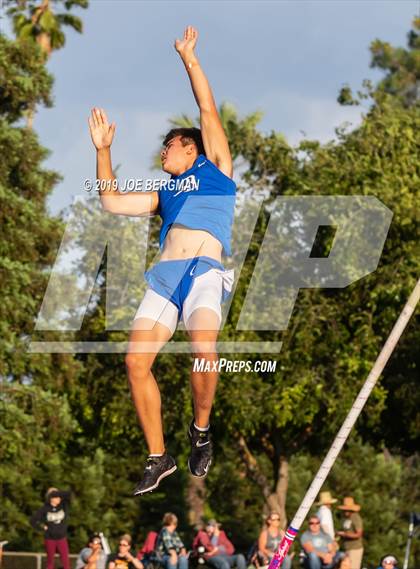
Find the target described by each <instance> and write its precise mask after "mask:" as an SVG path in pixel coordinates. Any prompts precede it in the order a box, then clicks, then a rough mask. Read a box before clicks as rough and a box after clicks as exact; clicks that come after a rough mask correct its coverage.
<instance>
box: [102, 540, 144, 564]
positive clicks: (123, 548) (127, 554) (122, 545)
mask: <svg viewBox="0 0 420 569" xmlns="http://www.w3.org/2000/svg"><path fill="white" fill-rule="evenodd" d="M131 543H132V541H131V535H128V533H125V534H124V535H122V536H121V537H120V541H119V543H118V553H111V555H109V557H108V569H143V563H142V562H141V561H139V560H138V559H137V558H136V554H135V553H134V552H132V551H131Z"/></svg>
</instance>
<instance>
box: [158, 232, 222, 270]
mask: <svg viewBox="0 0 420 569" xmlns="http://www.w3.org/2000/svg"><path fill="white" fill-rule="evenodd" d="M201 255H205V256H206V257H211V258H212V259H216V261H219V262H221V259H222V244H221V243H220V241H219V240H218V239H216V237H214V236H213V235H211V233H209V232H208V231H204V230H202V229H190V228H189V227H185V225H180V224H178V223H174V224H172V226H171V228H170V230H169V231H168V234H167V235H166V239H165V245H164V247H163V251H162V255H161V257H160V260H161V261H169V260H173V259H190V258H192V257H198V256H201Z"/></svg>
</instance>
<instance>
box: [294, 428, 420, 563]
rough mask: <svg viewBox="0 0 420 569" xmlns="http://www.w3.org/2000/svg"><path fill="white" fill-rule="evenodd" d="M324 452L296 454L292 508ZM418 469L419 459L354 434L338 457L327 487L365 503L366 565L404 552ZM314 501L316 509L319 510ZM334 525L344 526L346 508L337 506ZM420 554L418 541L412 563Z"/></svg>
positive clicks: (414, 545) (413, 552) (413, 551)
mask: <svg viewBox="0 0 420 569" xmlns="http://www.w3.org/2000/svg"><path fill="white" fill-rule="evenodd" d="M319 466H320V462H319V458H310V457H309V456H308V455H307V454H305V453H298V454H297V455H296V456H294V457H293V459H292V460H291V468H290V471H291V475H290V484H289V493H288V511H289V513H290V515H293V514H294V512H295V511H296V509H297V507H298V506H299V504H300V502H301V500H302V497H303V495H304V493H305V491H306V489H307V487H308V486H309V484H310V482H311V480H312V477H313V475H314V474H315V472H316V470H317V469H318V468H319ZM418 475H419V459H418V456H414V457H413V458H412V459H410V460H405V459H402V458H400V457H399V456H393V455H391V454H390V453H389V452H388V451H386V450H385V451H383V452H378V451H376V450H375V449H374V448H373V447H372V446H371V445H369V444H363V443H362V442H361V440H360V439H358V438H357V437H355V436H352V437H351V439H350V442H349V444H348V446H347V447H346V448H345V449H344V451H343V452H342V453H341V455H340V456H339V457H338V459H337V462H336V464H335V466H334V468H333V469H332V471H331V473H330V475H329V478H328V481H327V482H326V484H325V487H324V488H323V490H329V491H331V493H332V495H333V496H334V497H338V498H339V499H340V501H342V498H343V497H344V496H353V497H354V498H355V500H356V502H357V503H358V504H360V505H361V507H362V509H361V511H360V514H361V516H362V518H363V523H364V550H365V551H364V557H363V566H364V567H366V566H367V567H372V568H373V567H375V568H376V567H377V566H378V562H379V559H380V558H381V557H382V556H383V555H384V554H385V553H388V552H392V553H393V554H394V555H396V556H397V558H398V559H400V560H401V559H403V558H404V550H405V544H406V540H407V531H408V520H409V513H410V512H411V511H414V510H415V507H416V506H415V505H416V503H418V499H419V496H418V490H417V488H416V485H414V486H412V484H411V480H412V479H413V477H416V476H417V477H418ZM316 510H317V508H316V507H315V506H314V507H313V509H312V510H311V513H312V512H313V513H316ZM334 518H335V529H336V531H337V530H338V529H340V524H341V514H340V511H339V510H337V509H334ZM419 554H420V550H419V547H418V544H417V543H414V542H413V549H412V556H411V561H410V565H409V566H410V567H417V564H418V563H416V562H415V561H414V563H413V560H415V559H416V558H417V557H418V555H419Z"/></svg>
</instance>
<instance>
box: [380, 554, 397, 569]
mask: <svg viewBox="0 0 420 569" xmlns="http://www.w3.org/2000/svg"><path fill="white" fill-rule="evenodd" d="M397 564H398V561H397V559H396V557H394V556H393V555H389V554H388V555H384V556H383V557H382V559H381V561H380V565H379V567H378V569H397Z"/></svg>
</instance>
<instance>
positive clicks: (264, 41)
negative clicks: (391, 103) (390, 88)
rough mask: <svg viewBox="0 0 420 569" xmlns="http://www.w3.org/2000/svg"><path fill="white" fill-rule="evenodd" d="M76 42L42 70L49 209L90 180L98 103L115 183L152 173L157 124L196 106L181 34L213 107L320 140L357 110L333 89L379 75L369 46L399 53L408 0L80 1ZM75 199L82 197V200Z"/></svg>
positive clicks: (266, 128)
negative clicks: (47, 82) (109, 135)
mask: <svg viewBox="0 0 420 569" xmlns="http://www.w3.org/2000/svg"><path fill="white" fill-rule="evenodd" d="M74 13H75V14H77V15H79V16H80V17H81V18H82V20H83V25H84V31H83V34H78V33H76V32H74V31H72V30H70V29H69V30H68V31H67V32H66V36H67V40H66V45H65V47H64V48H63V49H61V50H59V51H56V52H54V53H53V55H52V57H51V59H50V61H49V63H48V69H49V70H50V72H51V73H52V74H53V76H54V78H55V82H54V89H53V96H54V107H53V108H51V109H44V108H40V109H39V110H38V112H37V115H36V117H35V121H34V128H35V130H36V131H37V133H38V134H39V137H40V141H41V143H42V145H43V146H45V147H47V148H48V149H50V151H51V155H50V157H49V158H48V159H47V160H46V161H45V165H46V167H48V168H51V169H54V170H57V171H59V172H60V173H61V175H62V176H63V181H62V182H61V183H59V184H58V185H57V186H56V188H55V190H54V192H53V194H52V196H51V197H50V200H49V207H50V210H51V212H53V213H58V212H59V211H60V210H62V209H63V208H65V207H67V206H68V205H69V204H71V202H72V200H73V198H74V196H76V195H83V194H84V189H83V183H84V180H85V179H87V178H88V179H94V177H95V151H94V148H93V145H92V143H91V141H90V136H89V132H88V126H87V118H88V116H89V113H90V109H91V108H92V107H93V106H99V107H103V108H104V109H105V110H106V112H107V114H108V117H109V118H110V120H113V121H115V122H116V124H117V129H116V135H115V140H114V143H113V146H112V157H113V164H114V166H115V165H117V164H119V165H120V169H119V171H118V176H119V178H120V179H127V178H147V177H156V173H153V174H152V172H151V170H150V165H151V161H152V156H153V154H154V153H155V152H156V150H157V149H158V148H159V145H160V141H161V136H162V135H163V134H164V133H165V132H166V131H167V130H169V123H168V120H169V118H170V117H173V116H174V115H179V114H182V113H186V114H188V115H191V116H197V115H198V110H197V108H196V106H195V102H194V99H193V96H192V93H191V89H190V85H189V81H188V78H187V76H186V73H185V70H184V68H183V66H182V64H181V61H180V59H179V56H178V55H177V53H176V52H175V50H174V48H173V43H174V40H175V38H177V37H181V36H182V34H183V30H184V28H185V26H187V25H189V24H191V25H193V26H195V27H196V28H197V29H198V31H199V40H198V45H197V54H198V57H199V59H200V62H201V65H202V67H203V69H204V71H205V72H206V74H207V76H208V78H209V81H210V84H211V86H212V88H213V91H214V95H215V98H216V102H217V103H218V104H220V103H221V102H224V101H226V102H230V103H232V104H234V105H235V107H236V109H237V111H238V113H239V115H240V116H243V115H246V114H248V113H252V112H254V111H256V110H261V111H263V113H264V117H263V120H262V121H261V123H260V126H259V128H260V130H262V131H263V132H270V131H271V130H275V131H278V132H281V133H283V134H284V135H285V136H286V138H287V139H288V141H289V142H290V143H291V144H296V143H297V142H298V141H299V140H300V139H302V138H303V137H304V136H306V137H309V138H312V139H318V140H320V141H321V142H326V141H328V140H330V139H332V138H333V137H334V129H335V128H336V127H337V126H339V125H340V124H342V123H344V122H346V121H347V122H349V123H351V126H352V127H354V126H357V124H358V123H359V122H360V119H361V113H362V112H363V109H361V108H358V107H341V106H340V105H339V104H338V103H337V101H336V99H337V95H338V92H339V90H340V88H341V87H342V86H343V85H344V84H349V85H350V86H351V87H352V88H354V89H356V90H357V89H358V88H359V87H360V86H361V83H362V81H363V79H365V78H370V79H372V80H374V81H377V80H378V79H380V77H381V76H382V74H381V73H380V71H379V70H374V69H370V67H369V63H370V52H369V45H370V43H371V42H372V41H373V40H374V39H375V38H379V39H381V40H384V41H388V42H390V43H391V44H392V45H400V46H406V35H407V32H408V30H409V29H410V24H411V21H412V19H413V17H414V16H415V15H416V14H418V13H419V2H417V1H412V0H399V1H394V0H387V1H383V0H350V1H347V0H323V1H318V0H310V1H307V0H294V1H286V0H285V1H281V0H277V1H269V2H267V1H243V0H233V1H214V0H212V1H192V0H190V1H183V2H177V1H173V0H172V1H156V0H155V1H143V0H90V6H89V8H88V9H87V10H80V9H75V10H74ZM85 195H86V194H85Z"/></svg>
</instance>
